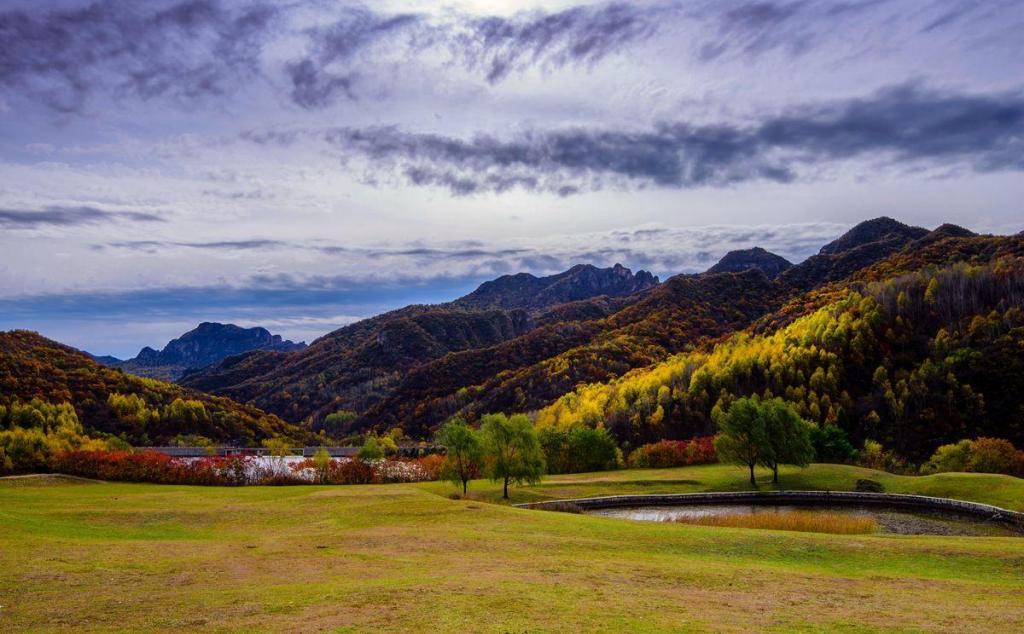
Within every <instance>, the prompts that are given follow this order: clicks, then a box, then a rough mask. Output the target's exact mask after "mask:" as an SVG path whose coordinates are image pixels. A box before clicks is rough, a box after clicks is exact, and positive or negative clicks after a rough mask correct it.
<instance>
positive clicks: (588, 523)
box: [0, 465, 1024, 632]
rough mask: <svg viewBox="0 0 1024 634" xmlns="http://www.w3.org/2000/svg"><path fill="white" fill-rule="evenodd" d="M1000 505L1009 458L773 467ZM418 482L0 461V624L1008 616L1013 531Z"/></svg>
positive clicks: (882, 623)
mask: <svg viewBox="0 0 1024 634" xmlns="http://www.w3.org/2000/svg"><path fill="white" fill-rule="evenodd" d="M865 476H867V477H872V479H876V480H879V481H881V482H883V484H884V485H885V486H886V489H887V490H888V491H894V492H912V493H926V494H931V495H948V496H951V497H960V498H963V499H971V500H976V501H981V502H988V503H994V504H999V505H1001V506H1007V507H1012V508H1016V509H1020V508H1022V506H1024V480H1017V479H1013V478H1004V477H1000V476H980V475H968V474H949V475H945V476H932V477H928V478H901V477H897V476H890V475H886V474H879V473H877V472H869V471H865V470H862V469H856V468H852V467H837V466H828V465H815V466H812V467H811V468H809V469H807V470H804V471H801V472H797V471H792V470H787V471H784V472H783V474H782V478H783V482H782V487H783V488H805V489H810V488H828V489H836V490H839V489H849V488H851V487H852V485H853V482H854V481H855V480H856V479H857V478H858V477H865ZM744 478H745V474H744V472H743V471H741V470H739V469H736V468H732V467H724V466H706V467H691V468H684V469H667V470H647V471H623V472H613V473H600V474H588V475H573V476H561V477H555V478H551V479H550V480H548V481H546V482H545V483H544V484H542V485H539V486H535V487H528V488H523V489H517V490H516V497H517V499H518V500H528V499H554V498H560V497H572V496H576V495H599V494H612V493H622V492H635V491H645V492H652V493H656V492H683V491H698V490H737V489H743V488H745V487H744V485H743V480H744ZM451 491H453V489H452V488H451V487H450V486H447V485H442V484H439V483H429V484H420V485H383V486H348V487H281V488H273V487H253V488H241V489H227V488H198V487H181V486H156V485H143V484H112V483H109V484H108V483H95V484H92V483H72V482H54V481H47V480H6V481H0V606H3V607H0V631H20V630H38V631H54V630H67V631H72V630H73V631H87V630H93V631H95V630H105V631H139V630H160V629H165V630H178V631H180V630H183V629H189V630H191V629H196V628H203V629H204V630H209V631H237V630H246V631H295V632H307V631H342V632H346V631H395V632H409V631H431V632H442V631H467V632H477V631H480V632H532V631H544V630H559V631H563V632H566V631H616V632H620V631H633V630H636V631H665V632H670V631H671V632H678V631H684V632H685V631H777V632H792V631H826V630H827V631H837V630H838V631H847V632H874V631H951V632H959V631H972V630H973V631H984V632H993V631H1003V632H1009V631H1021V630H1022V629H1024V601H1022V600H1021V596H1022V592H1024V539H1020V538H990V537H984V538H980V537H973V538H954V537H897V536H878V535H823V534H813V533H793V532H778V531H763V530H746V529H731V528H717V527H702V526H688V525H681V524H657V523H641V522H629V521H624V520H617V519H611V518H602V517H595V516H586V515H572V514H560V513H551V512H544V511H526V510H520V509H514V508H509V507H507V506H503V505H497V504H491V503H488V502H485V501H483V500H486V499H493V498H494V497H496V496H497V495H498V494H499V490H498V488H497V487H496V486H495V485H492V484H490V483H483V482H474V483H472V484H471V491H476V495H477V496H478V497H479V498H481V499H471V500H451V499H448V498H447V497H445V496H446V495H447V494H448V493H450V492H451Z"/></svg>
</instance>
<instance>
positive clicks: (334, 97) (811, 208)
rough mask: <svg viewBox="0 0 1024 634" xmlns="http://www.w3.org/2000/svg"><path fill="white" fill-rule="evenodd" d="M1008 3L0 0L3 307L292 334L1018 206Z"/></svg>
mask: <svg viewBox="0 0 1024 634" xmlns="http://www.w3.org/2000/svg"><path fill="white" fill-rule="evenodd" d="M1022 32H1024V3H1022V2H1019V1H1017V0H985V1H981V0H977V1H964V0H835V1H821V0H817V1H814V2H811V1H809V0H808V1H800V0H789V1H776V0H766V1H745V0H736V1H731V0H685V1H683V0H681V1H676V2H672V1H668V2H653V3H641V2H628V3H627V2H623V3H584V2H568V1H551V2H513V1H492V2H485V1H482V0H480V1H462V2H451V3H444V2H441V3H438V2H414V1H410V2H397V1H377V2H372V3H367V4H358V3H349V2H343V1H327V0H294V1H292V2H267V3H256V2H227V1H222V0H184V1H182V0H170V1H160V0H148V1H147V2H144V3H140V2H130V1H126V2H120V1H106V0H101V1H98V2H79V1H74V0H67V1H57V0H6V1H5V2H4V3H3V8H0V330H5V329H11V328H27V329H31V330H37V331H39V332H41V333H42V334H44V335H46V336H49V337H52V338H55V339H57V340H59V341H62V342H64V343H67V344H69V345H73V346H76V347H79V348H82V349H85V350H88V351H90V352H93V353H96V354H113V355H116V356H120V357H130V356H133V355H134V354H135V353H136V352H137V351H138V350H139V348H141V347H142V346H145V345H149V346H153V347H156V348H160V347H162V346H163V345H164V344H165V343H166V342H167V341H168V340H169V339H171V338H173V337H175V336H177V335H179V334H181V333H183V332H185V331H187V330H189V329H191V328H193V327H195V325H196V324H198V323H199V322H200V321H221V322H232V323H237V324H240V325H244V326H254V325H260V326H264V327H267V328H269V329H270V330H271V331H272V332H275V333H280V334H282V335H283V336H285V337H286V338H291V339H294V340H307V341H309V340H312V339H314V338H316V337H318V336H320V335H322V334H324V333H326V332H329V331H331V330H333V329H335V328H338V327H340V326H342V325H345V324H347V323H351V322H353V321H355V320H358V319H359V318H362V317H366V316H369V315H372V314H375V313H378V312H381V311H384V310H388V309H391V308H396V307H399V306H402V305H406V304H410V303H433V302H441V301H446V300H449V299H453V298H455V297H457V296H459V295H462V294H465V293H466V292H469V291H471V290H472V289H473V288H475V286H476V285H477V284H479V283H480V282H482V281H484V280H487V279H492V278H494V277H496V276H498V275H501V274H505V273H514V272H519V271H527V272H531V273H534V274H538V275H543V274H550V273H554V272H557V271H561V270H564V269H566V268H568V267H569V266H571V265H573V264H576V263H581V262H582V263H592V264H595V265H599V266H610V265H612V264H614V263H617V262H618V263H622V264H623V265H625V266H628V267H630V268H632V269H633V270H634V271H635V270H638V269H645V270H649V271H652V272H653V273H655V274H656V275H659V276H661V277H662V279H664V278H665V277H668V276H670V275H673V274H677V273H693V272H699V271H703V270H705V269H707V268H708V267H709V266H711V265H712V264H713V263H714V262H715V261H717V259H718V258H719V257H721V256H722V255H723V254H724V253H725V252H727V251H728V250H731V249H736V248H746V247H751V246H755V245H757V246H762V247H764V248H767V249H769V250H771V251H773V252H776V253H778V254H780V255H782V256H784V257H786V258H788V259H790V260H791V261H794V262H797V261H800V260H802V259H804V258H806V257H808V256H809V255H812V254H813V253H816V252H817V250H818V249H819V248H820V247H821V246H822V245H823V244H825V243H826V242H828V241H829V240H831V239H834V238H835V237H836V236H838V235H840V234H841V233H842V232H843V231H845V230H846V229H848V228H849V227H850V226H852V225H853V224H855V223H857V222H859V221H861V220H865V219H869V218H873V217H877V216H880V215H888V216H891V217H894V218H897V219H899V220H901V221H903V222H907V223H911V224H916V225H921V226H925V227H929V228H932V227H935V226H937V225H939V224H941V223H943V222H954V223H957V224H961V225H963V226H966V227H968V228H971V229H973V230H975V231H981V232H989V233H1014V232H1018V231H1020V230H1022V229H1024V209H1022V202H1021V201H1022V200H1024V38H1021V37H1020V33H1022Z"/></svg>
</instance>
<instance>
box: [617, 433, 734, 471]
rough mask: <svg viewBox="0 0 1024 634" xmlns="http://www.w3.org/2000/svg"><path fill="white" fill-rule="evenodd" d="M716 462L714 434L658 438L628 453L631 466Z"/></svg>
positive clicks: (669, 465) (658, 466) (666, 465)
mask: <svg viewBox="0 0 1024 634" xmlns="http://www.w3.org/2000/svg"><path fill="white" fill-rule="evenodd" d="M712 462H718V458H717V456H716V455H715V438H714V436H702V437H700V438H692V439H690V440H659V441H658V442H655V443H649V444H646V445H641V446H640V447H637V448H636V449H635V450H633V453H631V454H629V466H631V467H654V468H662V467H685V466H687V465H695V464H708V463H712Z"/></svg>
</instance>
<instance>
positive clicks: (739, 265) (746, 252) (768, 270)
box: [707, 247, 793, 279]
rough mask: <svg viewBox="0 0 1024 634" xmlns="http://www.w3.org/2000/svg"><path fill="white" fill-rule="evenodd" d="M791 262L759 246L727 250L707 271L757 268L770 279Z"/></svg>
mask: <svg viewBox="0 0 1024 634" xmlns="http://www.w3.org/2000/svg"><path fill="white" fill-rule="evenodd" d="M792 266H793V265H792V263H790V261H789V260H787V259H786V258H784V257H781V256H778V255H775V254H774V253H771V252H769V251H765V250H764V249H762V248H761V247H754V248H753V249H742V250H739V251H729V252H728V253H726V254H725V257H723V258H722V259H721V260H719V261H718V264H715V265H714V266H713V267H711V268H710V269H708V271H707V272H708V273H739V272H740V271H746V270H747V269H758V270H759V271H761V272H762V273H764V274H765V275H767V276H768V277H769V278H771V279H775V278H776V277H778V276H779V274H780V273H782V272H783V271H785V270H786V269H788V268H790V267H792Z"/></svg>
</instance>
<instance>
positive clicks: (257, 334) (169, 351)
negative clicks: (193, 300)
mask: <svg viewBox="0 0 1024 634" xmlns="http://www.w3.org/2000/svg"><path fill="white" fill-rule="evenodd" d="M305 347H306V344H305V342H299V343H294V342H292V341H289V340H285V339H283V338H282V337H281V335H273V334H271V333H270V331H268V330H267V329H266V328H260V327H254V328H242V327H240V326H236V325H234V324H221V323H216V322H208V321H206V322H203V323H201V324H199V325H198V326H197V327H196V328H194V329H192V330H190V331H188V332H186V333H185V334H183V335H181V336H180V337H178V338H176V339H172V340H171V341H169V342H168V343H167V345H166V346H164V348H163V350H154V349H153V348H150V347H149V346H146V347H145V348H143V349H142V350H140V351H139V354H138V355H137V356H136V357H135V358H134V359H128V360H125V361H120V360H117V359H114V358H113V357H96V356H93V359H95V360H96V361H98V362H99V363H103V364H104V365H108V366H110V367H115V368H121V369H123V370H125V371H127V372H131V373H132V374H137V375H140V376H148V377H151V378H158V379H162V380H170V381H174V380H177V379H179V378H181V377H182V376H183V375H184V374H185V372H186V371H187V370H190V369H198V368H204V367H206V366H208V365H212V364H214V363H220V362H221V361H223V360H224V359H226V358H227V357H230V356H233V355H236V354H242V353H244V352H250V351H252V350H267V351H272V352H293V351H295V350H302V349H303V348H305Z"/></svg>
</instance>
